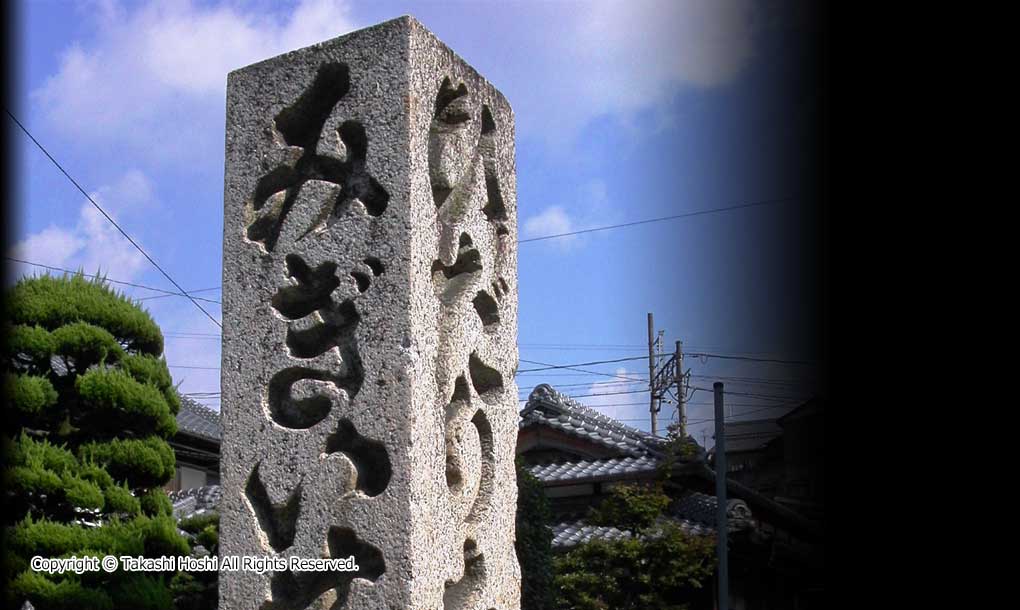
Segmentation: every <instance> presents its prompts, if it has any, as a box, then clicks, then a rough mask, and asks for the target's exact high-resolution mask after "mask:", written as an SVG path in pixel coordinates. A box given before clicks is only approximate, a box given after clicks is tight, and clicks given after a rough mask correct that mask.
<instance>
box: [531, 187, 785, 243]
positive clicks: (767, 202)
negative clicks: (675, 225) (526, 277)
mask: <svg viewBox="0 0 1020 610" xmlns="http://www.w3.org/2000/svg"><path fill="white" fill-rule="evenodd" d="M796 198H797V197H796V196H793V195H790V196H787V197H777V198H774V199H762V200H760V201H752V202H750V203H741V204H738V205H731V206H726V207H723V208H712V209H710V210H698V211H696V212H686V213H684V214H673V215H672V216H662V217H659V218H649V219H648V220H637V221H634V222H625V223H621V224H617V225H607V226H604V227H595V228H592V229H581V230H580V231H570V232H568V233H557V234H555V235H543V236H542V237H530V238H528V239H519V240H517V243H519V244H523V243H527V242H530V241H542V240H546V239H556V238H558V237H569V236H571V235H581V234H582V233H595V232H596V231H608V230H610V229H622V228H624V227H633V226H637V225H644V224H649V223H653V222H663V221H666V220H677V219H679V218H690V217H692V216H703V215H705V214H718V213H719V212H729V211H731V210H741V209H744V208H752V207H755V206H759V205H771V204H774V203H782V202H784V201H791V200H794V199H796Z"/></svg>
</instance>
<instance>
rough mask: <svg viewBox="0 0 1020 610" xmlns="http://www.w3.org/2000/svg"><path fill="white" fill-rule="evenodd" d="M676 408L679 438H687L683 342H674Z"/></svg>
mask: <svg viewBox="0 0 1020 610" xmlns="http://www.w3.org/2000/svg"><path fill="white" fill-rule="evenodd" d="M674 358H675V359H676V371H674V373H673V375H674V378H675V379H676V403H677V404H676V408H677V411H678V412H679V414H680V438H682V439H683V438H687V405H686V404H685V403H684V342H683V341H679V340H678V341H677V342H676V355H675V356H674Z"/></svg>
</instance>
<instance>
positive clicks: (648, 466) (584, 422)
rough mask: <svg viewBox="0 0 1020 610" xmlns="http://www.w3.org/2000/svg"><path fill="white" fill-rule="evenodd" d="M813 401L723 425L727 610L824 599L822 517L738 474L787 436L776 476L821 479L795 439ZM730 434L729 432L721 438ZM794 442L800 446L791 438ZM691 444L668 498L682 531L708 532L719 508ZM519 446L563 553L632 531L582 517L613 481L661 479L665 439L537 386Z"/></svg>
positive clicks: (702, 459)
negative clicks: (774, 416) (764, 418)
mask: <svg viewBox="0 0 1020 610" xmlns="http://www.w3.org/2000/svg"><path fill="white" fill-rule="evenodd" d="M816 409H817V407H810V408H809V407H804V408H803V409H795V410H794V411H793V412H791V413H789V414H787V415H786V416H784V418H781V419H780V420H776V421H772V422H764V423H762V422H750V423H747V424H746V425H741V424H743V422H741V423H738V424H737V425H735V426H732V427H730V430H731V432H732V435H733V436H732V439H733V442H732V447H731V446H730V444H729V443H728V444H727V458H728V459H729V457H730V456H731V449H732V450H733V451H734V453H733V454H732V455H733V456H734V459H735V461H736V463H737V464H738V466H737V468H736V469H735V471H734V473H733V474H735V475H737V476H728V477H727V482H726V489H727V510H726V514H727V522H728V523H727V525H728V528H727V537H728V538H729V548H730V552H729V564H730V592H731V602H732V608H734V609H739V610H743V609H762V610H767V609H772V608H792V607H798V608H814V607H820V606H821V602H820V598H821V592H822V590H823V586H822V582H823V574H822V572H823V569H824V535H823V531H822V527H821V525H820V524H819V523H818V522H816V521H813V520H812V519H809V518H807V517H806V516H805V515H804V514H802V513H801V512H798V511H797V510H794V509H793V508H791V507H790V506H789V505H787V504H783V503H781V502H779V501H778V500H780V499H781V496H777V497H775V498H773V497H769V496H766V495H765V494H763V493H759V492H758V491H756V490H755V489H754V488H753V487H752V486H750V485H749V484H748V483H747V482H743V481H742V480H740V476H741V475H742V474H743V473H754V472H762V471H760V470H759V471H755V470H754V469H755V468H759V467H760V465H759V463H758V462H756V461H755V460H761V459H764V458H763V457H762V456H768V455H771V452H775V451H776V445H775V444H774V443H775V442H776V441H777V439H782V438H784V436H785V438H786V441H787V444H786V445H784V447H785V449H783V448H782V447H781V448H780V450H781V452H784V451H786V452H789V455H790V456H791V457H790V461H789V466H786V465H785V464H786V462H784V466H783V467H782V468H780V469H779V470H780V471H781V472H782V473H783V474H782V476H781V477H780V476H779V475H776V477H778V478H780V479H782V480H783V481H786V480H791V481H800V480H802V479H803V480H809V481H814V483H815V484H816V485H817V486H820V478H819V477H818V473H817V472H815V471H812V470H811V469H810V467H809V466H808V464H809V463H810V462H811V460H812V455H813V452H817V450H818V446H817V443H815V444H814V445H812V444H811V443H808V442H806V441H804V439H801V438H797V437H795V435H797V434H803V435H807V436H811V435H812V434H815V433H816V430H815V429H814V428H813V427H812V426H815V425H817V424H818V422H819V421H820V418H818V417H817V414H818V411H817V410H816ZM813 417H814V418H815V419H812V418H813ZM730 438H731V437H730V436H729V435H728V436H727V440H728V441H729V439H730ZM800 441H804V442H805V444H804V445H801V446H798V445H797V443H798V442H800ZM688 443H689V445H690V448H691V451H690V452H689V457H687V458H686V459H682V460H679V461H677V462H675V463H674V464H673V465H672V467H671V471H670V473H669V477H668V479H666V480H665V482H664V483H663V489H664V491H665V492H666V493H667V495H669V496H670V497H671V498H672V503H671V505H670V506H669V508H668V515H669V518H671V519H673V520H674V521H675V522H676V523H677V524H679V525H680V527H681V528H682V529H683V530H684V531H686V532H688V533H689V534H692V535H696V536H697V535H714V534H715V532H716V529H717V523H716V508H717V506H718V503H717V501H716V497H715V472H714V471H713V469H712V468H711V467H710V461H709V459H708V457H709V456H708V455H707V454H706V452H705V451H704V449H703V448H702V447H700V446H698V445H697V443H696V442H695V441H694V439H688ZM770 443H773V445H770ZM763 448H764V449H763ZM517 452H518V455H519V456H520V459H521V460H522V462H523V463H524V464H525V466H526V467H527V468H528V470H529V471H530V472H531V474H533V475H534V476H535V477H536V478H538V480H539V481H541V483H542V485H543V487H544V489H545V491H546V496H547V497H548V498H549V502H550V505H551V506H550V508H551V509H552V513H553V523H552V524H551V527H552V530H553V551H554V552H557V553H563V552H566V551H569V550H570V549H571V548H572V547H574V546H576V545H577V544H581V543H584V542H587V541H589V540H593V539H605V540H613V539H617V538H621V537H624V536H627V535H629V534H628V533H627V532H624V531H621V530H619V529H617V528H614V527H605V526H595V525H592V524H589V523H587V522H586V520H585V517H586V515H587V514H588V512H589V510H590V509H591V507H593V506H597V505H598V503H599V502H601V501H602V499H603V498H604V497H605V495H606V494H607V493H608V491H609V490H610V489H612V487H613V486H615V485H621V484H627V483H639V484H640V483H648V482H651V481H653V480H655V479H656V478H657V477H659V474H660V470H661V468H662V467H663V459H664V457H665V442H664V441H663V439H659V438H656V437H653V436H651V435H649V434H648V433H646V432H643V431H641V430H638V429H636V428H633V427H630V426H627V425H625V424H623V423H622V422H619V421H616V420H614V419H612V418H610V417H607V416H605V415H603V414H601V413H598V412H596V411H595V410H594V409H591V408H589V407H586V406H584V405H582V404H580V403H579V402H577V401H576V400H574V399H572V398H570V397H569V396H566V395H564V394H561V393H559V392H557V391H556V390H555V389H553V388H552V387H551V386H549V385H546V384H542V385H539V386H537V387H536V388H535V389H534V390H533V391H532V392H531V395H530V396H529V398H528V401H527V403H526V405H525V407H524V409H523V410H522V411H521V421H520V424H519V431H518V437H517ZM784 455H785V453H784ZM764 463H765V464H766V465H767V466H768V469H767V472H772V471H773V470H776V469H775V467H773V466H772V465H771V463H769V462H767V461H766V462H764ZM728 470H730V469H729V468H728ZM805 473H808V474H805ZM755 476H759V475H755ZM783 477H785V478H783ZM791 477H792V478H791ZM813 477H814V478H813ZM757 481H758V480H757V479H753V480H751V482H752V483H756V482H757ZM784 489H785V488H784Z"/></svg>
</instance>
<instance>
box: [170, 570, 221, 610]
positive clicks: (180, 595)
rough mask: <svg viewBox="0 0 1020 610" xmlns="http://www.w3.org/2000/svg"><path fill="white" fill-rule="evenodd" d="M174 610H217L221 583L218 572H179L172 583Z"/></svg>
mask: <svg viewBox="0 0 1020 610" xmlns="http://www.w3.org/2000/svg"><path fill="white" fill-rule="evenodd" d="M170 591H171V592H172V593H173V596H174V610H216V608H217V607H218V604H219V581H218V579H217V578H216V572H197V573H190V572H178V573H177V575H176V576H174V579H173V580H172V581H171V583H170Z"/></svg>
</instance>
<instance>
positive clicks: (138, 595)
mask: <svg viewBox="0 0 1020 610" xmlns="http://www.w3.org/2000/svg"><path fill="white" fill-rule="evenodd" d="M116 599H117V604H118V606H119V607H121V608H133V609H137V610H168V609H169V608H172V607H173V597H172V594H171V592H170V588H169V586H168V584H167V583H166V581H165V579H164V577H162V576H156V575H153V574H151V573H135V574H131V575H129V576H127V577H125V578H123V579H122V580H121V582H120V584H119V585H118V586H117V588H116Z"/></svg>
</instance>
